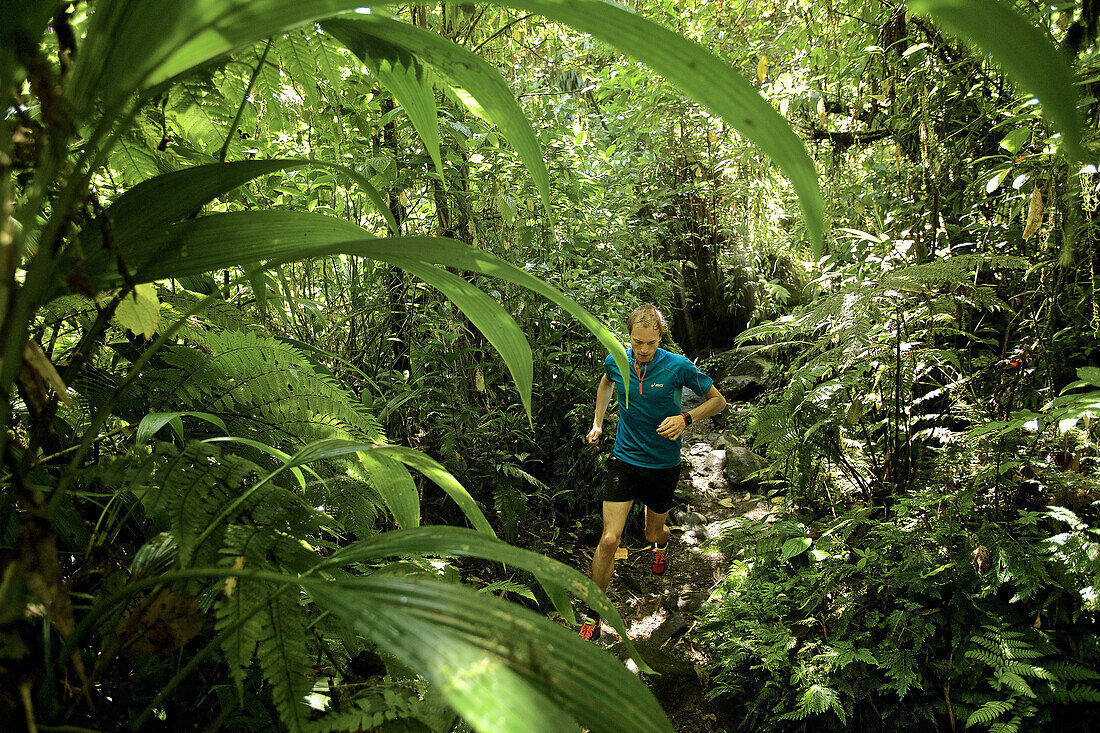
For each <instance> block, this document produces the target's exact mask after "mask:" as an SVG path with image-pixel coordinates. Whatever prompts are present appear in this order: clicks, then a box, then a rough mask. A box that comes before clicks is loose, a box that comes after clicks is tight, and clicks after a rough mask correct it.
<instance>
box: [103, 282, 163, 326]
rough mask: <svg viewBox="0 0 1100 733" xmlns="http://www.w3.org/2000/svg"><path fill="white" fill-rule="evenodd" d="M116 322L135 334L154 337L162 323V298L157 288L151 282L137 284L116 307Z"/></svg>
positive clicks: (114, 319)
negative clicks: (158, 294)
mask: <svg viewBox="0 0 1100 733" xmlns="http://www.w3.org/2000/svg"><path fill="white" fill-rule="evenodd" d="M112 320H113V321H114V322H115V323H116V324H118V325H119V326H122V327H123V328H125V329H126V330H127V331H130V332H131V333H133V334H135V335H140V336H144V337H145V338H146V340H148V339H151V338H153V335H154V334H155V333H156V332H157V324H159V323H160V298H158V297H157V288H156V286H155V285H152V284H150V283H142V284H141V285H136V286H135V287H134V289H133V290H132V291H131V292H130V293H129V294H128V295H127V296H126V297H124V298H123V299H122V300H120V301H119V303H118V307H117V308H115V315H114V318H113V319H112Z"/></svg>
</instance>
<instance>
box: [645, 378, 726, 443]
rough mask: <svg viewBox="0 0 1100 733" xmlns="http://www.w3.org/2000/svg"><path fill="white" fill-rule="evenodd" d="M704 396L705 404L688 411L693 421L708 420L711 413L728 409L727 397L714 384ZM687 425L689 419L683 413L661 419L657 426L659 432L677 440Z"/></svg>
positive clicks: (714, 413)
mask: <svg viewBox="0 0 1100 733" xmlns="http://www.w3.org/2000/svg"><path fill="white" fill-rule="evenodd" d="M703 398H704V399H705V400H706V401H705V402H704V403H703V404H701V405H699V406H698V407H696V408H695V409H694V410H691V411H689V412H688V414H689V415H691V421H692V422H695V421H696V420H706V419H707V418H708V417H710V416H711V415H717V414H718V413H719V412H721V411H722V410H724V409H726V398H725V397H723V396H722V393H721V392H719V391H718V388H717V387H715V386H713V385H711V388H710V391H709V392H707V393H706V394H705V395H703ZM687 426H688V424H687V420H685V419H684V416H683V415H682V414H680V415H673V416H671V417H666V418H665V419H664V420H662V421H661V424H660V425H658V426H657V433H658V434H660V435H662V436H664V437H666V438H668V439H669V440H676V439H677V438H679V437H680V434H681V433H683V432H684V430H686V429H687Z"/></svg>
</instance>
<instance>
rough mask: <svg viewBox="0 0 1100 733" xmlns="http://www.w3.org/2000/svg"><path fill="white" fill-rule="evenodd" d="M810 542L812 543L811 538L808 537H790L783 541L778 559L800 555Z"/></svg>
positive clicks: (808, 547) (787, 558)
mask: <svg viewBox="0 0 1100 733" xmlns="http://www.w3.org/2000/svg"><path fill="white" fill-rule="evenodd" d="M811 544H813V540H811V539H810V538H809V537H792V538H790V539H789V540H787V541H786V542H784V543H783V549H782V552H781V556H780V558H779V559H780V560H789V559H790V558H792V557H795V556H796V555H801V554H802V553H803V552H805V551H806V550H808V549H810V545H811Z"/></svg>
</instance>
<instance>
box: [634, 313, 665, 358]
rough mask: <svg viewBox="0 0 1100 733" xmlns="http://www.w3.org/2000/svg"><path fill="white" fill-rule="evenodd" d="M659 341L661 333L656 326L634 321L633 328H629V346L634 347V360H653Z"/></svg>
mask: <svg viewBox="0 0 1100 733" xmlns="http://www.w3.org/2000/svg"><path fill="white" fill-rule="evenodd" d="M659 343H661V334H660V332H659V331H658V330H657V327H656V326H645V325H642V324H641V323H635V324H634V328H632V329H630V348H632V349H634V361H636V362H638V363H640V364H645V363H646V362H648V361H652V360H653V357H654V355H655V354H656V353H657V345H658V344H659Z"/></svg>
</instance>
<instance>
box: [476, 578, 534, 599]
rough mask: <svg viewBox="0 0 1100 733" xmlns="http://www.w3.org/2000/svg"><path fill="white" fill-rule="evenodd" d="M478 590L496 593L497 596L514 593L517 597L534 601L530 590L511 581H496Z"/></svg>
mask: <svg viewBox="0 0 1100 733" xmlns="http://www.w3.org/2000/svg"><path fill="white" fill-rule="evenodd" d="M478 590H479V591H481V592H482V593H496V594H498V595H499V594H503V593H515V594H516V595H517V596H521V597H523V598H526V599H528V600H531V601H534V600H535V594H534V593H533V592H532V591H531V589H530V588H528V587H527V586H526V585H524V584H523V583H516V582H514V581H511V580H497V581H494V582H492V583H489V585H487V586H485V587H484V588H478Z"/></svg>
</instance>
